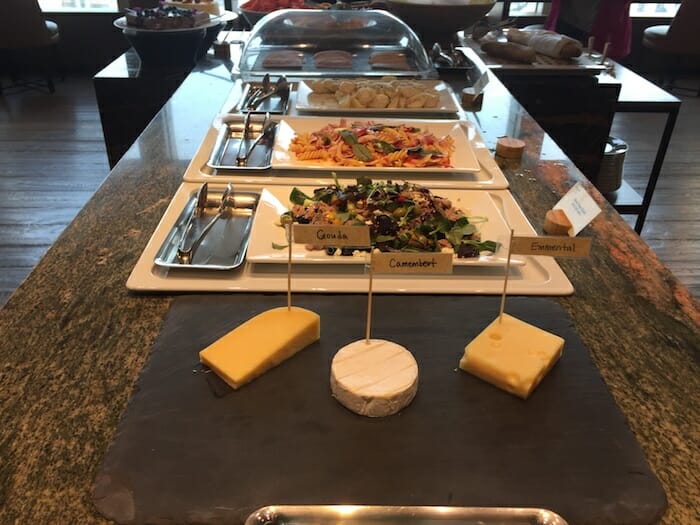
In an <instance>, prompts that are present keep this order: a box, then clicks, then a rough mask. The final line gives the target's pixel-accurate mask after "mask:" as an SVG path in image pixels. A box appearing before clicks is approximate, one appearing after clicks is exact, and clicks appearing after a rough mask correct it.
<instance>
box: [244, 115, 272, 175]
mask: <svg viewBox="0 0 700 525" xmlns="http://www.w3.org/2000/svg"><path fill="white" fill-rule="evenodd" d="M275 128H277V122H275V121H274V120H272V119H271V118H270V114H269V113H266V114H265V120H264V121H263V125H262V129H261V130H260V133H259V134H258V136H257V137H255V140H254V141H253V143H252V144H251V145H250V146H248V149H247V150H246V152H245V154H244V155H238V156H237V157H236V164H237V165H238V166H245V165H246V164H248V159H249V158H250V154H251V152H252V151H253V149H255V147H256V146H257V145H258V144H260V142H261V141H262V140H263V139H264V138H265V137H267V136H269V135H270V134H271V133H272V132H273V131H274V130H275Z"/></svg>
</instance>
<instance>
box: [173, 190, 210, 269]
mask: <svg viewBox="0 0 700 525" xmlns="http://www.w3.org/2000/svg"><path fill="white" fill-rule="evenodd" d="M208 188H209V183H208V182H205V183H203V184H202V185H201V186H200V187H199V189H198V190H197V200H196V202H195V205H194V208H192V213H191V214H190V216H189V218H188V219H187V225H186V226H185V227H184V228H183V230H182V235H181V236H180V240H179V241H178V243H177V253H178V259H179V258H180V253H181V252H182V253H185V252H187V251H188V250H190V249H191V248H190V247H187V246H186V245H185V242H186V241H187V240H188V238H189V237H190V236H191V233H192V228H193V227H194V220H195V219H196V218H198V217H201V216H202V215H203V214H204V210H205V208H206V207H207V194H208Z"/></svg>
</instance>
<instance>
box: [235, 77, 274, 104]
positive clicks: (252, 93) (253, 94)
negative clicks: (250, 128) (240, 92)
mask: <svg viewBox="0 0 700 525" xmlns="http://www.w3.org/2000/svg"><path fill="white" fill-rule="evenodd" d="M269 91H270V73H265V76H264V77H263V79H262V85H261V86H260V87H257V88H255V89H252V87H251V88H250V90H249V91H248V95H247V96H246V99H245V101H244V103H243V104H241V106H242V107H243V106H245V107H246V108H247V109H249V108H250V105H251V104H252V103H253V102H255V100H256V99H257V98H258V97H259V96H261V95H264V94H265V93H267V92H269Z"/></svg>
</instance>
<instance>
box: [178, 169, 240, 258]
mask: <svg viewBox="0 0 700 525" xmlns="http://www.w3.org/2000/svg"><path fill="white" fill-rule="evenodd" d="M207 193H208V183H206V182H205V183H204V184H202V186H201V187H200V188H199V191H198V192H197V203H196V205H195V207H194V210H193V211H192V215H191V216H190V218H189V220H188V221H187V226H186V227H185V231H184V232H183V234H182V237H181V238H180V242H179V243H178V246H177V260H178V262H179V263H180V264H192V259H193V258H194V254H195V252H196V251H197V248H199V245H200V244H202V241H203V240H204V238H205V237H206V236H207V233H209V231H210V230H211V229H212V228H213V227H214V224H216V222H217V221H218V220H219V219H220V218H221V217H222V216H223V215H224V213H225V212H226V211H227V208H228V199H229V197H230V195H231V194H232V193H233V186H232V185H231V183H229V184H227V185H226V189H225V190H224V193H223V194H222V195H221V204H220V205H219V209H218V211H217V212H216V215H214V216H213V217H212V218H211V219H210V220H209V222H208V223H207V224H206V225H205V226H204V228H202V230H201V231H200V232H199V233H198V234H197V235H195V236H193V235H192V230H193V229H194V223H195V219H196V218H198V217H201V216H202V215H203V214H204V210H205V209H206V207H207Z"/></svg>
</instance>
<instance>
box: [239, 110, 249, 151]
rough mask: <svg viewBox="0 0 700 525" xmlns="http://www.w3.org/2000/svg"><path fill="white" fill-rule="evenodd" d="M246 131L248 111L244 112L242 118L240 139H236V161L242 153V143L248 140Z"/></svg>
mask: <svg viewBox="0 0 700 525" xmlns="http://www.w3.org/2000/svg"><path fill="white" fill-rule="evenodd" d="M248 131H250V113H246V115H245V117H244V118H243V130H242V131H241V139H240V140H239V141H238V151H237V152H236V162H238V159H239V158H241V157H242V156H243V155H244V153H243V152H244V151H245V150H244V149H243V144H244V143H245V141H246V140H248Z"/></svg>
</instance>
